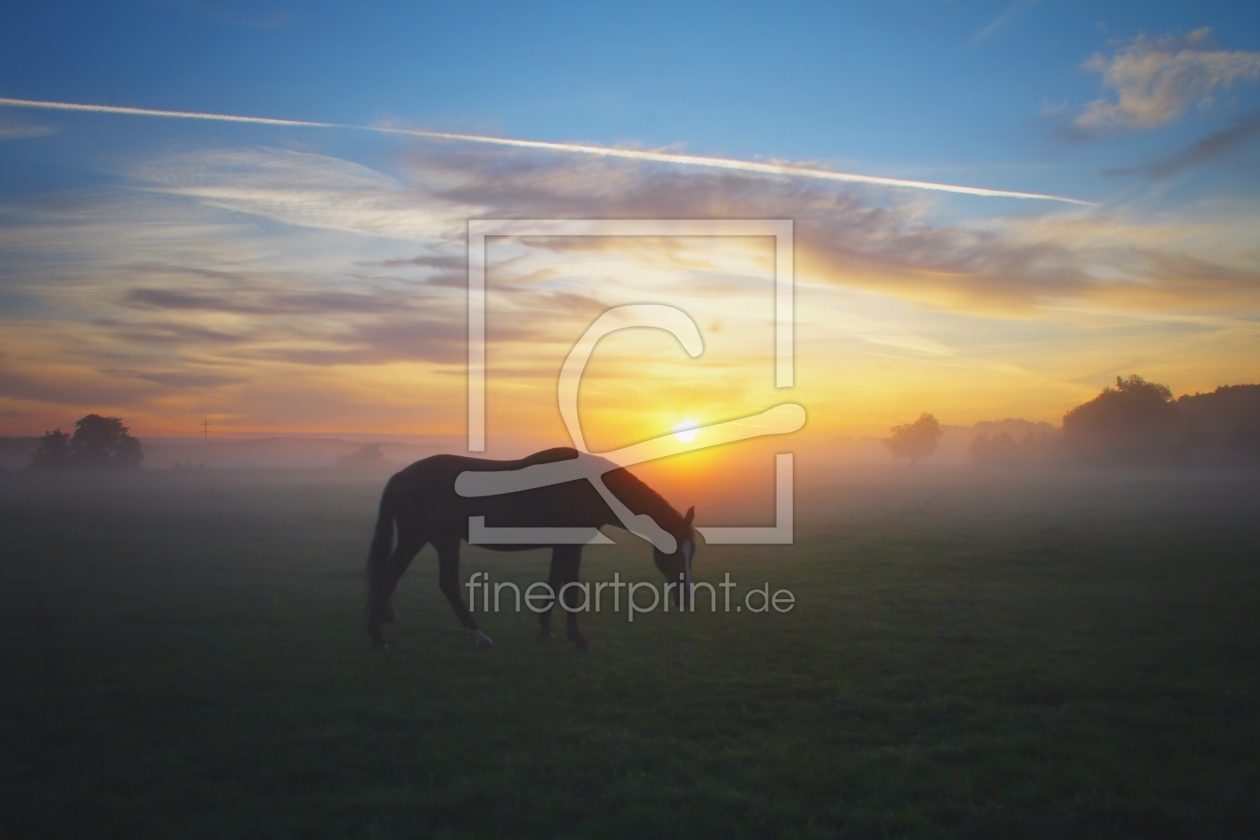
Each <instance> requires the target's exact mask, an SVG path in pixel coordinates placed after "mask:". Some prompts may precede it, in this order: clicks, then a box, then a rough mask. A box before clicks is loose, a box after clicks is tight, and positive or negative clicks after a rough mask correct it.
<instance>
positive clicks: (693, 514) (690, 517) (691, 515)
mask: <svg viewBox="0 0 1260 840" xmlns="http://www.w3.org/2000/svg"><path fill="white" fill-rule="evenodd" d="M695 518H696V509H695V508H694V507H689V508H687V515H686V516H684V517H683V522H686V523H687V527H688V528H690V527H691V521H692V520H693V519H695Z"/></svg>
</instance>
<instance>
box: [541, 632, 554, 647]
mask: <svg viewBox="0 0 1260 840" xmlns="http://www.w3.org/2000/svg"><path fill="white" fill-rule="evenodd" d="M553 639H555V636H554V635H552V633H551V631H550V630H543V631H542V632H541V633H539V634H538V642H539V644H543V645H549V644H551V641H552V640H553Z"/></svg>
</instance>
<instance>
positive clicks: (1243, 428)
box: [1175, 385, 1260, 465]
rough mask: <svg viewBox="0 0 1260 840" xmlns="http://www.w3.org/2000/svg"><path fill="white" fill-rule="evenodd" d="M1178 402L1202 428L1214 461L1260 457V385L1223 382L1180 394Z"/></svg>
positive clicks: (1226, 462)
mask: <svg viewBox="0 0 1260 840" xmlns="http://www.w3.org/2000/svg"><path fill="white" fill-rule="evenodd" d="M1175 405H1176V406H1177V408H1178V410H1179V411H1180V412H1181V414H1182V416H1183V417H1184V418H1186V419H1187V420H1188V421H1189V422H1191V423H1193V424H1194V426H1195V428H1196V429H1197V430H1198V431H1199V432H1201V434H1202V443H1203V444H1204V449H1205V450H1206V452H1205V453H1204V454H1205V455H1206V457H1207V458H1208V459H1209V460H1210V461H1215V462H1216V463H1220V464H1223V465H1238V464H1243V463H1254V462H1256V461H1257V460H1258V459H1260V385H1222V386H1221V387H1219V388H1217V389H1216V390H1215V391H1211V392H1209V393H1206V394H1195V395H1193V396H1183V397H1178V398H1177V401H1176V403H1175Z"/></svg>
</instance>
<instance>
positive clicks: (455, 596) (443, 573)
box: [433, 538, 494, 648]
mask: <svg viewBox="0 0 1260 840" xmlns="http://www.w3.org/2000/svg"><path fill="white" fill-rule="evenodd" d="M433 545H434V547H435V548H436V549H437V552H438V588H439V589H441V590H442V594H443V595H445V596H446V600H447V601H449V602H450V605H451V609H453V610H454V611H455V617H456V618H458V619H459V623H460V624H462V625H464V629H465V630H467V631H468V633H469V635H471V636H472V637H473V639H474V640H475V641H476V642H477V647H482V648H485V647H490V646H491V645H492V644H494V642H492V641H490V637H489V636H487V635H486V634H485V633H483V632H481V628H479V627H478V626H477V622H476V621H473V617H472V613H470V612H469V611H468V607H467V605H466V604H464V593H462V592H460V587H459V539H458V538H456V539H455V540H453V541H452V540H434V541H433Z"/></svg>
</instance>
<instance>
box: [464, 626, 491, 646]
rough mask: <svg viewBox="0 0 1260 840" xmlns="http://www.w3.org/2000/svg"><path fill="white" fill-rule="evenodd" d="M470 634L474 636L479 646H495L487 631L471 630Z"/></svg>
mask: <svg viewBox="0 0 1260 840" xmlns="http://www.w3.org/2000/svg"><path fill="white" fill-rule="evenodd" d="M468 635H470V636H472V637H473V641H474V642H476V643H477V647H479V648H489V647H494V642H493V641H492V640H491V639H490V637H489V636H487V635H486V634H485V633H483V632H481V631H480V630H469V631H468Z"/></svg>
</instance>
